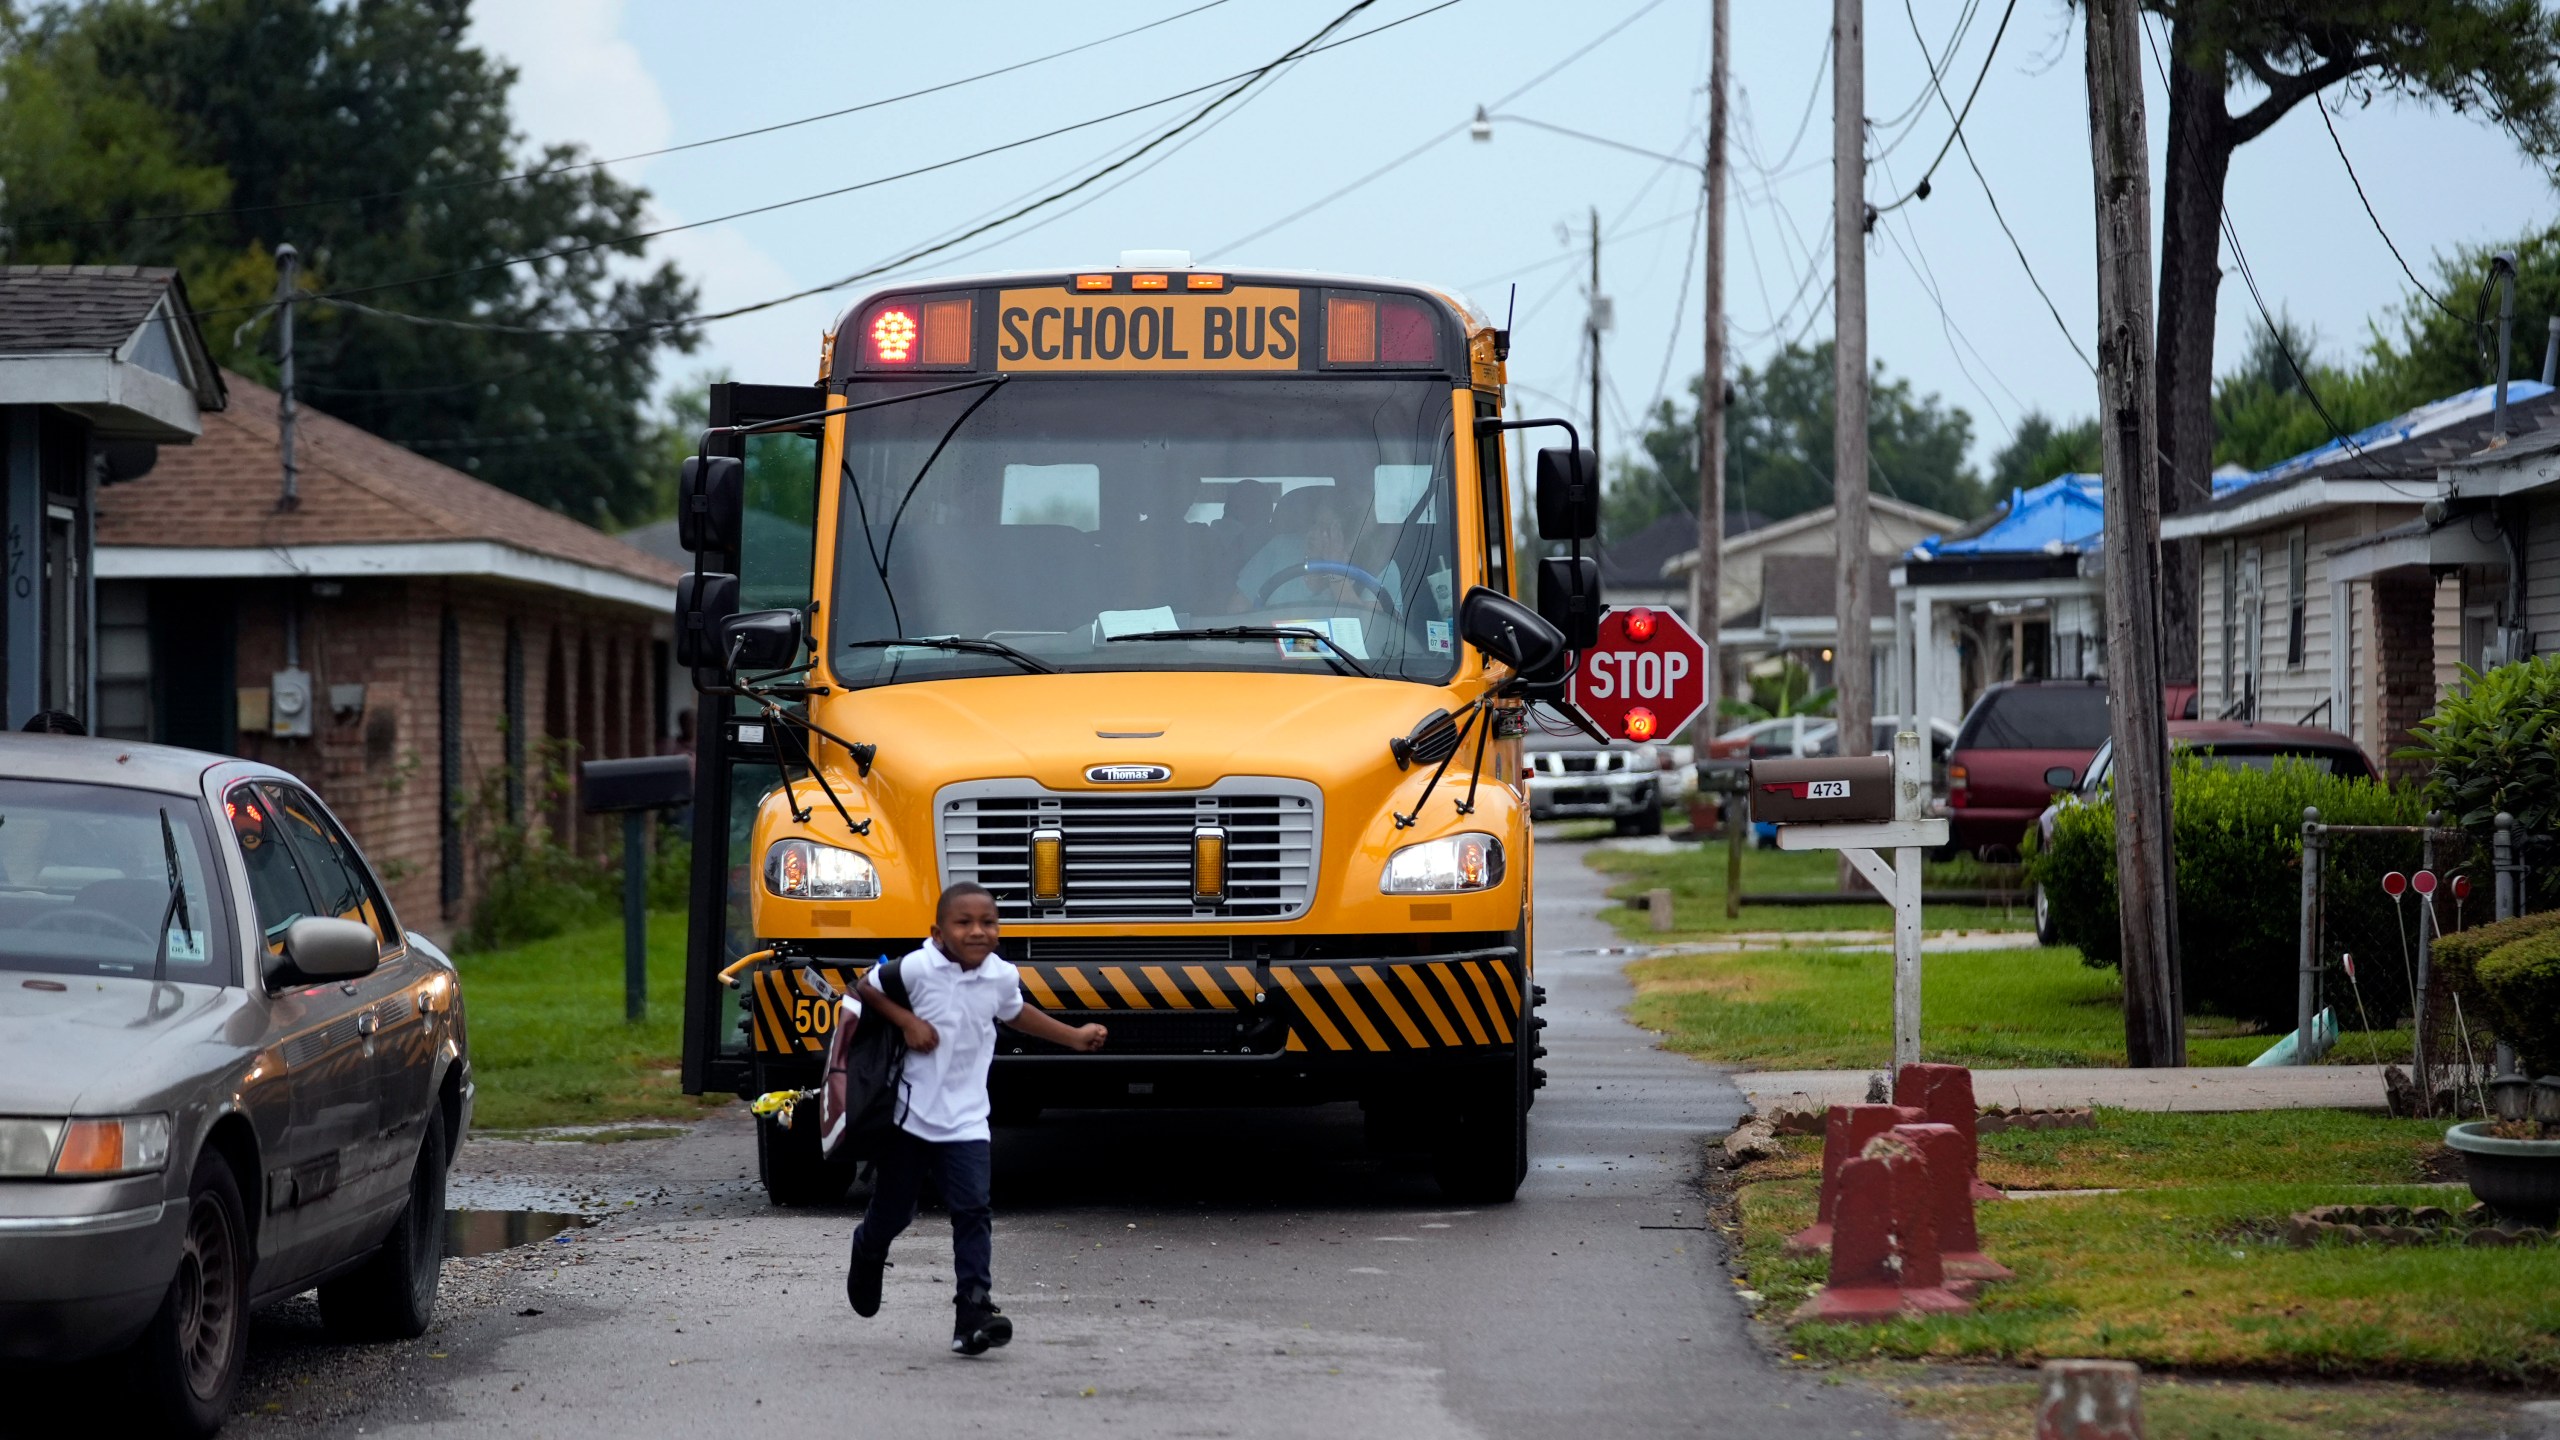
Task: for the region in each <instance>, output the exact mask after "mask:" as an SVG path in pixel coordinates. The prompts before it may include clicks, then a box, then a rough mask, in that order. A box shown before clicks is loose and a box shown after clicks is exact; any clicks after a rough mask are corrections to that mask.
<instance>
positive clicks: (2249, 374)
mask: <svg viewBox="0 0 2560 1440" xmlns="http://www.w3.org/2000/svg"><path fill="white" fill-rule="evenodd" d="M2253 331H2254V333H2253V334H2252V335H2251V337H2250V340H2249V351H2248V354H2247V355H2246V356H2244V357H2243V358H2242V360H2241V362H2240V368H2239V369H2237V370H2235V371H2233V372H2231V373H2230V374H2228V375H2225V376H2224V377H2222V379H2221V380H2220V381H2219V382H2218V383H2216V384H2215V386H2214V389H2213V435H2214V441H2213V463H2214V464H2215V465H2217V466H2220V465H2226V464H2231V465H2242V466H2246V467H2247V468H2249V469H2251V470H2261V469H2264V468H2266V467H2267V466H2269V465H2273V464H2274V463H2276V462H2277V461H2279V460H2283V459H2286V458H2287V457H2290V456H2294V455H2299V454H2301V453H2302V452H2303V451H2305V450H2310V449H2313V448H2315V447H2317V446H2320V445H2324V444H2326V443H2328V442H2329V441H2331V440H2334V439H2336V438H2337V436H2336V434H2335V433H2334V432H2332V431H2331V430H2330V428H2329V422H2330V421H2332V420H2335V421H2336V422H2337V423H2338V425H2339V427H2340V428H2341V429H2343V430H2345V431H2346V432H2347V433H2348V434H2350V435H2352V434H2354V433H2355V432H2357V431H2359V430H2362V429H2363V428H2364V427H2366V426H2368V425H2371V424H2374V423H2375V422H2377V421H2381V420H2388V419H2390V418H2391V417H2392V416H2394V415H2397V414H2399V413H2400V412H2401V411H2403V410H2406V409H2408V408H2409V407H2410V406H2411V405H2414V404H2417V403H2418V402H2419V401H2420V400H2423V399H2431V398H2434V397H2432V396H2410V395H2409V394H2407V392H2406V389H2405V387H2404V386H2403V385H2402V384H2401V383H2400V382H2399V381H2398V380H2397V379H2396V377H2394V376H2393V375H2391V374H2390V373H2388V372H2387V371H2386V370H2385V369H2384V367H2382V366H2380V365H2377V364H2367V365H2365V366H2363V367H2361V368H2358V369H2353V370H2349V369H2344V368H2341V367H2339V366H2335V365H2326V364H2322V363H2321V362H2320V360H2319V359H2318V355H2317V350H2318V343H2317V341H2316V339H2315V338H2314V337H2313V336H2312V335H2311V333H2310V332H2309V331H2306V330H2303V329H2302V328H2300V327H2299V326H2296V325H2294V324H2293V322H2292V321H2291V320H2290V319H2287V318H2285V317H2283V316H2279V317H2277V321H2276V325H2275V327H2274V328H2272V329H2271V328H2269V327H2268V325H2267V324H2266V322H2264V321H2260V322H2258V323H2257V324H2256V325H2255V326H2254V327H2253ZM2296 365H2300V366H2301V367H2302V368H2301V369H2300V370H2296V369H2295V368H2294V367H2295V366H2296ZM2306 377H2307V378H2308V381H2309V383H2308V384H2305V383H2304V382H2305V379H2306ZM2455 388H2460V387H2455ZM2315 394H2316V395H2317V396H2318V397H2319V399H2320V404H2319V405H2318V406H2314V405H2313V404H2312V403H2311V402H2312V397H2313V396H2314V395H2315ZM2322 409H2326V410H2327V412H2328V413H2327V415H2326V416H2323V415H2322V413H2321V411H2322Z"/></svg>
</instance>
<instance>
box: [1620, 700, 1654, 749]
mask: <svg viewBox="0 0 2560 1440" xmlns="http://www.w3.org/2000/svg"><path fill="white" fill-rule="evenodd" d="M1655 728H1656V727H1655V722H1654V718H1653V712H1652V711H1650V710H1647V709H1646V708H1644V707H1643V706H1641V705H1639V706H1637V707H1636V708H1634V709H1633V710H1630V711H1628V712H1627V738H1628V739H1630V740H1636V741H1644V740H1650V739H1652V738H1653V732H1654V729H1655Z"/></svg>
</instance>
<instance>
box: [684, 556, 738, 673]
mask: <svg viewBox="0 0 2560 1440" xmlns="http://www.w3.org/2000/svg"><path fill="white" fill-rule="evenodd" d="M737 613H738V577H737V576H735V575H721V574H716V573H715V574H708V575H685V576H680V577H678V578H677V580H676V663H677V664H678V665H682V666H683V667H685V668H686V669H688V670H694V669H700V668H702V667H704V666H712V667H717V666H718V665H719V664H720V663H721V661H722V659H723V658H724V656H725V652H724V651H723V650H722V649H721V647H720V631H721V627H722V626H724V625H726V624H727V623H728V621H729V618H730V617H731V616H733V615H735V614H737Z"/></svg>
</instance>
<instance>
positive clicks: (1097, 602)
mask: <svg viewBox="0 0 2560 1440" xmlns="http://www.w3.org/2000/svg"><path fill="white" fill-rule="evenodd" d="M949 383H950V382H949V379H948V378H947V377H931V378H927V377H918V378H917V379H914V380H907V379H903V378H902V379H900V380H896V381H867V382H858V383H855V384H853V385H851V386H849V387H848V388H847V390H846V397H845V398H846V400H847V401H848V402H850V403H853V404H861V403H863V402H865V401H871V400H880V399H886V398H888V397H890V396H893V395H896V394H898V393H900V392H901V391H914V390H928V389H934V388H937V386H938V385H948V384H949ZM1453 414H1454V410H1453V407H1452V405H1451V402H1450V391H1449V388H1448V382H1446V381H1435V380H1421V379H1383V378H1382V379H1374V380H1373V379H1367V378H1361V379H1356V380H1355V379H1300V378H1280V379H1264V378H1254V379H1241V378H1239V379H1195V378H1161V379H1158V378H1149V379H1134V378H1127V377H1111V378H1090V377H1069V378H1050V377H1036V378H1032V377H1026V378H1018V379H1014V380H1012V381H1009V382H1007V383H1004V384H1001V385H994V386H988V387H981V388H970V389H961V390H955V391H953V392H952V393H949V394H944V395H936V396H931V397H929V398H924V399H919V400H916V401H913V402H912V403H908V404H902V405H884V406H880V407H878V408H876V409H871V410H865V411H861V412H859V413H856V414H854V415H851V416H849V417H847V419H846V421H845V426H846V441H845V452H844V465H843V469H842V472H841V473H840V474H839V475H837V476H836V477H835V478H834V480H833V481H832V483H833V484H834V485H835V486H836V487H837V493H836V500H837V504H838V515H837V523H836V554H835V575H836V579H835V594H834V595H833V597H832V598H831V599H830V601H829V613H828V617H827V625H826V631H827V635H828V645H829V650H830V652H831V653H830V654H829V655H828V656H827V657H826V658H827V661H828V663H829V665H830V666H831V667H832V668H833V670H834V672H835V676H836V678H837V679H838V680H840V681H842V682H843V683H844V684H846V685H849V686H857V687H859V686H867V685H878V684H887V683H892V682H896V681H902V680H937V679H948V678H952V677H956V676H964V675H965V676H976V675H991V674H1007V673H1019V672H1022V671H1025V670H1033V669H1043V670H1045V669H1051V668H1054V669H1058V670H1139V669H1147V670H1266V671H1273V670H1276V671H1309V670H1312V671H1315V672H1317V673H1332V671H1334V670H1359V671H1366V672H1369V673H1373V674H1376V675H1381V676H1386V677H1389V678H1394V679H1403V680H1417V681H1434V682H1436V681H1445V680H1446V679H1448V678H1449V677H1450V676H1451V675H1453V674H1454V673H1455V672H1456V667H1457V643H1456V626H1455V623H1454V619H1455V611H1456V603H1457V594H1456V589H1457V568H1458V567H1457V563H1456V557H1457V541H1456V536H1457V528H1456V527H1457V517H1456V506H1455V490H1454V487H1453V484H1452V466H1453V452H1452V425H1453V420H1452V416H1453ZM1238 627H1242V628H1245V629H1247V630H1264V629H1268V628H1272V627H1283V628H1285V629H1288V630H1291V631H1312V632H1314V634H1313V635H1302V634H1289V635H1281V636H1273V635H1268V634H1247V635H1223V636H1204V637H1200V638H1191V639H1153V640H1148V641H1144V642H1140V641H1137V640H1135V639H1134V638H1129V637H1137V636H1141V635H1161V632H1166V631H1200V630H1211V629H1234V628H1238ZM937 640H939V641H943V642H946V643H944V644H941V645H933V644H900V643H894V642H899V641H928V642H930V641H937ZM955 640H956V641H960V642H964V643H966V642H987V641H992V642H996V643H995V644H993V645H984V644H980V645H976V646H974V647H973V648H959V647H958V646H955V645H952V644H950V643H947V642H951V641H955ZM1008 651H1010V652H1013V653H1006V652H1008Z"/></svg>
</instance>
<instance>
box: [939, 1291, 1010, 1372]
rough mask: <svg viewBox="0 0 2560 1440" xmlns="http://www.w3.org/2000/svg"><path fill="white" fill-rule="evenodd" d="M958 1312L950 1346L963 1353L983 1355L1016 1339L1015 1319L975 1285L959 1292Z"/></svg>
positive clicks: (954, 1321)
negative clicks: (1006, 1314)
mask: <svg viewBox="0 0 2560 1440" xmlns="http://www.w3.org/2000/svg"><path fill="white" fill-rule="evenodd" d="M951 1303H952V1305H953V1307H954V1308H955V1311H956V1313H955V1314H954V1315H953V1317H952V1322H951V1348H952V1350H953V1351H954V1352H956V1353H958V1354H962V1355H983V1354H985V1353H986V1352H987V1351H989V1350H992V1349H994V1348H995V1347H997V1346H999V1345H1003V1344H1005V1343H1007V1342H1008V1341H1010V1340H1012V1339H1013V1322H1012V1321H1011V1320H1008V1319H1006V1318H1005V1315H1004V1311H1002V1310H1000V1309H998V1308H997V1306H996V1302H995V1301H994V1300H992V1299H990V1298H988V1295H987V1292H986V1291H984V1290H981V1289H978V1288H977V1287H975V1286H972V1287H971V1288H969V1289H967V1290H963V1291H961V1292H960V1296H959V1298H958V1299H956V1300H953V1301H952V1302H951Z"/></svg>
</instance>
